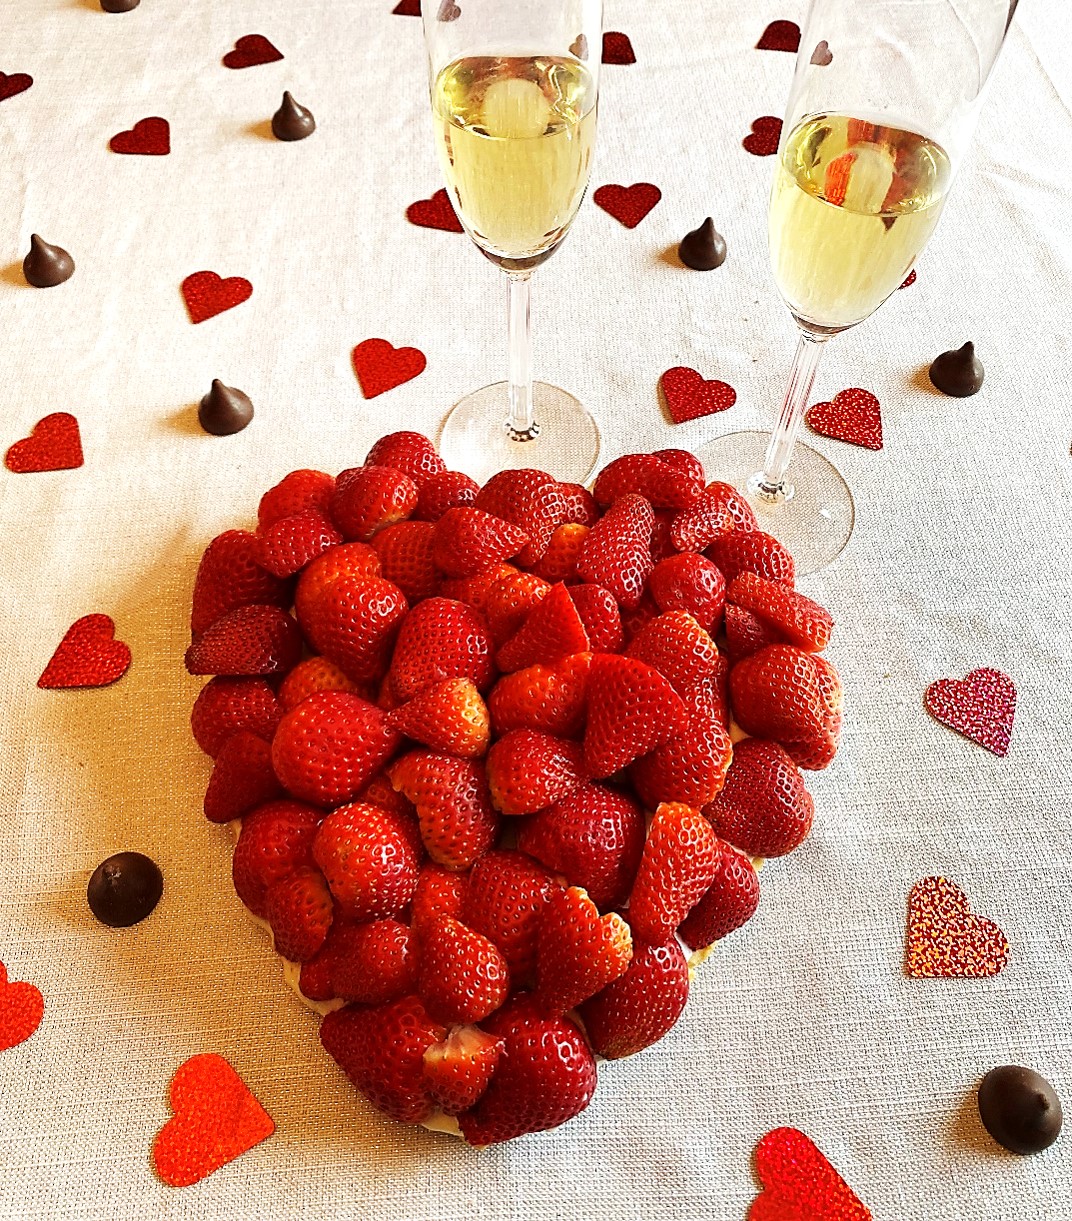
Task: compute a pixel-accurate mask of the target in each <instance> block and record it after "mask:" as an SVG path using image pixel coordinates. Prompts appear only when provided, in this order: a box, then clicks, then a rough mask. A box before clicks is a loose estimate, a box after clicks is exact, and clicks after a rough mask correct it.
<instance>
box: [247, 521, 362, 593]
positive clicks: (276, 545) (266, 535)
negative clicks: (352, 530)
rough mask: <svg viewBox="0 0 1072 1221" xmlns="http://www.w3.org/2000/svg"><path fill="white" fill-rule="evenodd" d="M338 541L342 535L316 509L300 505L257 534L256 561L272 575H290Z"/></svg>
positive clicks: (340, 540)
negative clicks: (295, 511) (294, 511)
mask: <svg viewBox="0 0 1072 1221" xmlns="http://www.w3.org/2000/svg"><path fill="white" fill-rule="evenodd" d="M341 542H342V535H341V534H340V533H339V532H338V530H336V529H335V527H334V526H333V525H332V523H331V521H330V520H329V519H328V518H327V517H326V516H325V515H324V514H323V513H321V512H320V510H319V509H303V510H302V511H301V512H300V513H292V514H291V515H290V516H289V517H280V518H279V519H278V520H276V521H274V522H272V524H271V525H270V526H265V527H264V529H263V532H262V533H260V534H258V535H257V550H256V557H257V563H258V564H260V566H261V567H262V568H265V569H267V570H268V571H269V572H270V573H272V574H273V575H274V576H277V577H291V576H293V575H294V574H295V573H296V572H298V571H299V570H300V569H302V568H304V567H305V566H306V564H308V563H309V562H310V560H315V559H316V557H317V556H318V555H323V554H324V552H325V551H327V550H329V549H330V548H332V547H334V546H336V545H337V544H338V543H341Z"/></svg>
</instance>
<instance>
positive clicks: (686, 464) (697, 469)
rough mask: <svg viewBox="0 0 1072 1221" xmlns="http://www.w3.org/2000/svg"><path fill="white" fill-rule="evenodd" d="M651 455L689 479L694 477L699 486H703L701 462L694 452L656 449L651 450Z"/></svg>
mask: <svg viewBox="0 0 1072 1221" xmlns="http://www.w3.org/2000/svg"><path fill="white" fill-rule="evenodd" d="M651 456H652V457H653V458H658V459H659V460H660V461H662V462H665V463H666V464H667V465H668V466H672V467H673V468H674V470H677V471H680V472H681V473H682V474H683V475H687V476H688V477H689V478H690V479H695V480H696V481H697V482H698V483H699V484H700V486H701V487H702V486H703V481H704V467H703V463H702V462H701V461H700V459H699V458H697V457H696V455H695V454H690V453H689V451H688V450H687V449H657V450H654V451H653V452H652V455H651Z"/></svg>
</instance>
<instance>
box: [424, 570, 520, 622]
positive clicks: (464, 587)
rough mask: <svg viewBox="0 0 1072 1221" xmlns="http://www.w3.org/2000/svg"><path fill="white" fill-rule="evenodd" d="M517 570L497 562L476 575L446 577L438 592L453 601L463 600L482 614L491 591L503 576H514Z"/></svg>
mask: <svg viewBox="0 0 1072 1221" xmlns="http://www.w3.org/2000/svg"><path fill="white" fill-rule="evenodd" d="M518 571H519V569H517V568H515V567H514V566H513V564H499V565H497V566H496V567H495V568H491V569H489V570H488V571H487V572H482V573H481V574H480V575H479V576H477V577H448V578H447V579H446V580H445V581H443V582H442V583H441V584H440V586H439V594H440V597H443V598H451V599H453V600H454V601H455V602H464V603H465V604H466V606H470V607H472V609H473V610H475V611H476V612H477V613H478V614H480V615H483V614H484V612H485V610H486V609H487V602H488V597H489V596H490V594H491V591H492V590H493V589H494V588H495V586H496V585H497V584H498V583H499V582H500V581H501V580H503V578H504V577H512V576H516V575H517V573H518Z"/></svg>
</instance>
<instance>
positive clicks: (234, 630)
mask: <svg viewBox="0 0 1072 1221" xmlns="http://www.w3.org/2000/svg"><path fill="white" fill-rule="evenodd" d="M301 651H302V638H301V632H300V631H299V630H298V625H297V624H296V623H295V622H294V620H293V619H292V618H291V617H290V616H289V615H288V614H286V613H285V612H284V611H281V610H280V609H279V607H278V606H260V605H254V606H240V607H238V608H237V609H236V610H232V611H227V612H226V614H224V615H221V616H220V618H219V619H217V620H216V621H215V622H214V623H213V624H212V625H211V627H207V628H205V630H204V631H203V632H202V633H201V635H200V636H198V638H197V639H196V640H195V641H194V642H193V644H192V645H190V647H189V648H188V649H187V650H186V669H187V670H188V671H189V672H190V673H191V674H225V675H230V676H238V675H243V674H281V673H285V672H286V671H287V670H289V669H291V668H292V667H293V666H295V665H296V664H297V662H298V659H299V658H300V657H301Z"/></svg>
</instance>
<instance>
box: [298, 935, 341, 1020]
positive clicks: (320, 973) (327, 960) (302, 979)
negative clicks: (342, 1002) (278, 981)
mask: <svg viewBox="0 0 1072 1221" xmlns="http://www.w3.org/2000/svg"><path fill="white" fill-rule="evenodd" d="M352 927H353V926H352V925H350V924H347V923H346V922H345V921H344V920H334V919H333V920H332V922H331V927H330V928H329V929H328V935H327V937H325V938H324V944H323V945H322V946H321V947H320V949H319V950H317V952H316V953H315V954H314V955H313V956H312V958H307V959H306V960H305V961H304V962H303V963H302V964H301V970H300V971H299V972H298V991H299V992H300V993H301V994H302V996H304V997H305V998H306V999H307V1000H311V1001H330V1000H334V999H335V987H334V985H333V984H332V982H331V969H332V964H333V961H334V954H333V947H334V944H335V941H336V940H337V938H338V937H339V934H340V932H341V930H343V929H347V928H352Z"/></svg>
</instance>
